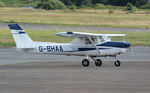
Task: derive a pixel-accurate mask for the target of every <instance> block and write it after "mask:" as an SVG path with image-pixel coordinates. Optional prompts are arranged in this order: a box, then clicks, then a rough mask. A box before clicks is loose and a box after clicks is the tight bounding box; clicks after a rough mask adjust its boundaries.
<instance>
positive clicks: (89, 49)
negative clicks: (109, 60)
mask: <svg viewBox="0 0 150 93" xmlns="http://www.w3.org/2000/svg"><path fill="white" fill-rule="evenodd" d="M98 49H100V50H101V49H110V48H98ZM91 50H96V48H78V51H91Z"/></svg>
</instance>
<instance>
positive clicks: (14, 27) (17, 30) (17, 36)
mask: <svg viewBox="0 0 150 93" xmlns="http://www.w3.org/2000/svg"><path fill="white" fill-rule="evenodd" d="M8 26H9V28H10V31H11V33H12V35H13V38H14V41H15V43H16V47H17V48H31V47H32V45H33V41H32V40H31V38H30V37H29V36H28V35H27V34H26V33H25V32H24V31H23V29H22V28H21V27H20V26H19V25H18V24H9V25H8Z"/></svg>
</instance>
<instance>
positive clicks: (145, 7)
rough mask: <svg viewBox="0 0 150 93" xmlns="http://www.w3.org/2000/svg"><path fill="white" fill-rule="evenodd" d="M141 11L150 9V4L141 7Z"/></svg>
mask: <svg viewBox="0 0 150 93" xmlns="http://www.w3.org/2000/svg"><path fill="white" fill-rule="evenodd" d="M141 8H142V9H150V3H148V4H146V5H143V6H141Z"/></svg>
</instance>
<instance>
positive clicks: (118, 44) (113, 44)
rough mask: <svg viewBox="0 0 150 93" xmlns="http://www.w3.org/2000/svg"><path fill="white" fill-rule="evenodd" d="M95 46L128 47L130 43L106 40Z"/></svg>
mask: <svg viewBox="0 0 150 93" xmlns="http://www.w3.org/2000/svg"><path fill="white" fill-rule="evenodd" d="M97 46H105V47H116V48H128V47H129V46H131V44H129V43H128V42H117V41H108V42H105V43H102V44H99V45H97Z"/></svg>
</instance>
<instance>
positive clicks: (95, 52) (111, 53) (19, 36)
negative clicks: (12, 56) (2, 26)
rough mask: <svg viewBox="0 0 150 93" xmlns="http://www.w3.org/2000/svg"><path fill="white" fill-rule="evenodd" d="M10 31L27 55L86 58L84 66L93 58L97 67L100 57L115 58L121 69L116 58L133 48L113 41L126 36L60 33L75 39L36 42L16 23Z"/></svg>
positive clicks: (83, 61)
mask: <svg viewBox="0 0 150 93" xmlns="http://www.w3.org/2000/svg"><path fill="white" fill-rule="evenodd" d="M8 26H9V28H10V31H11V33H12V35H13V38H14V41H15V43H16V48H17V49H18V50H20V51H23V52H25V53H40V54H53V55H67V56H72V55H73V56H85V59H83V60H82V66H84V67H87V66H89V65H90V63H91V62H90V61H89V57H91V58H92V59H93V60H94V62H95V65H96V66H101V65H102V60H101V59H99V58H98V57H114V58H115V61H114V65H115V66H116V67H119V66H120V65H121V62H120V61H119V60H118V59H117V58H116V57H117V55H120V54H122V53H124V52H126V51H127V49H128V48H129V47H130V46H131V44H130V43H128V42H126V41H111V38H112V37H121V36H126V35H125V34H94V33H84V32H72V31H69V32H59V33H56V34H55V35H58V36H62V37H70V38H74V40H72V41H71V42H70V43H50V42H36V41H32V39H31V38H30V37H29V36H28V35H27V34H26V33H25V32H24V30H23V29H22V28H21V27H20V26H19V25H18V24H17V23H16V24H9V25H8Z"/></svg>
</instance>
